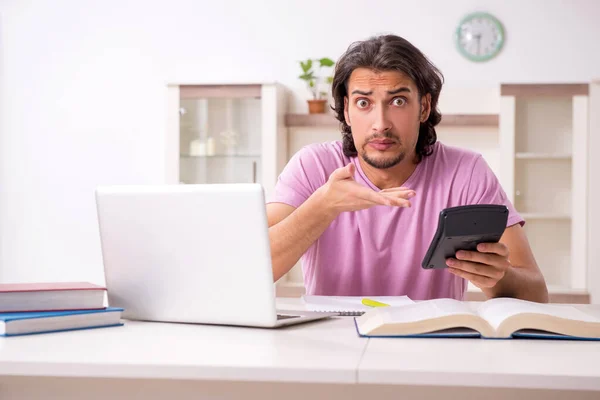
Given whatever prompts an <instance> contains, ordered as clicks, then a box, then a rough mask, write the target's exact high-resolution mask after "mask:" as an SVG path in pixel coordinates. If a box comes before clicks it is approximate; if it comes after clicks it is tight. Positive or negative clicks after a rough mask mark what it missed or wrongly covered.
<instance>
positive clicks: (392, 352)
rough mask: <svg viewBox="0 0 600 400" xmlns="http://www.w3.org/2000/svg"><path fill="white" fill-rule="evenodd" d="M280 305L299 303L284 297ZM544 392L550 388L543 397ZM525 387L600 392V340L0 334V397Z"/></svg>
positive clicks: (196, 328)
mask: <svg viewBox="0 0 600 400" xmlns="http://www.w3.org/2000/svg"><path fill="white" fill-rule="evenodd" d="M280 304H282V305H284V306H287V308H301V307H300V306H298V303H297V301H296V300H293V299H280ZM599 311H600V310H599ZM357 383H358V384H357ZM492 388H493V389H494V390H490V389H492ZM543 388H552V389H557V390H559V391H558V392H551V397H547V396H548V392H547V391H544V390H540V389H543ZM517 390H518V391H520V392H516V391H517ZM581 390H585V391H581ZM524 393H525V395H526V396H527V398H544V399H554V398H562V397H561V396H563V395H564V396H565V398H569V399H575V398H600V343H599V342H567V341H490V340H481V339H447V340H446V339H364V338H359V337H358V336H357V335H356V332H355V329H354V325H353V320H352V318H349V317H337V318H333V319H331V320H326V321H320V322H315V323H309V324H305V325H297V326H292V327H288V328H284V329H279V330H269V329H254V328H236V327H219V326H203V325H186V324H162V323H144V322H135V321H126V325H125V326H123V327H118V328H106V329H95V330H87V331H77V332H62V333H55V334H44V335H32V336H23V337H13V338H2V339H1V340H0V399H2V400H4V399H21V398H23V399H28V400H30V399H42V398H43V399H69V398H77V399H83V398H85V399H90V400H96V399H103V400H105V399H107V398H109V399H120V398H127V399H136V398H143V399H159V398H161V399H162V398H166V399H173V400H175V399H177V400H179V399H187V398H190V399H191V398H194V399H198V398H217V399H225V398H241V397H243V398H248V397H250V398H255V397H256V396H259V397H261V398H274V397H280V398H285V399H288V398H289V399H303V400H305V399H307V398H311V399H312V398H341V399H349V398H361V399H364V398H365V397H368V398H371V397H375V398H398V396H399V395H405V396H407V398H438V399H439V397H440V396H445V397H444V398H445V399H447V398H449V397H448V396H449V395H450V398H451V397H452V396H453V395H455V396H457V397H460V398H462V399H464V398H468V397H469V396H475V397H477V396H481V395H482V394H485V397H486V398H492V399H494V398H501V397H502V396H505V395H506V396H514V395H517V396H518V395H524ZM465 396H466V397H465Z"/></svg>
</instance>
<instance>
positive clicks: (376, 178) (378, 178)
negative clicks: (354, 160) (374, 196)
mask: <svg viewBox="0 0 600 400" xmlns="http://www.w3.org/2000/svg"><path fill="white" fill-rule="evenodd" d="M415 159H416V157H415V156H414V155H413V156H411V157H406V158H405V159H404V160H402V162H400V163H399V164H396V165H394V166H393V167H391V168H387V169H379V168H375V167H373V166H371V165H369V164H367V163H366V162H365V161H364V160H363V159H362V157H360V156H358V162H359V163H360V167H361V168H362V170H363V172H364V174H365V175H366V176H367V178H368V179H369V181H371V183H372V184H373V185H375V186H377V187H378V188H379V189H381V190H383V189H389V188H394V187H400V186H402V185H403V184H404V183H405V182H406V181H407V180H408V178H410V176H411V175H412V173H413V172H415V169H416V168H417V163H416V162H415Z"/></svg>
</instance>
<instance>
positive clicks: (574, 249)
mask: <svg viewBox="0 0 600 400" xmlns="http://www.w3.org/2000/svg"><path fill="white" fill-rule="evenodd" d="M588 93H589V89H588V85H587V84H549V85H539V84H532V85H501V100H500V101H501V117H500V136H501V149H500V151H501V153H502V159H503V164H504V165H505V167H504V169H505V171H504V174H503V177H504V178H505V182H503V185H504V187H505V189H506V191H507V195H508V196H509V198H510V199H511V201H512V202H513V204H514V205H515V208H516V209H517V211H519V212H520V213H521V214H522V216H523V217H524V218H525V220H526V224H525V231H526V233H527V237H528V239H529V242H530V245H531V247H532V250H533V253H534V255H535V257H536V260H537V262H538V265H539V266H540V268H541V270H542V272H543V274H544V277H545V279H546V283H547V284H548V287H549V291H550V294H551V295H569V296H571V297H569V299H572V301H576V300H579V301H581V302H586V301H587V300H588V299H589V297H588V291H587V290H588V281H587V270H588V263H587V255H586V252H587V246H588V243H587V240H588V232H587V229H588V226H587V207H588V202H587V186H588V172H587V171H588V169H587V166H588V158H587V147H588V136H589V133H588Z"/></svg>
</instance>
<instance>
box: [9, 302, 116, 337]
mask: <svg viewBox="0 0 600 400" xmlns="http://www.w3.org/2000/svg"><path fill="white" fill-rule="evenodd" d="M122 312H123V309H122V308H116V307H108V308H106V309H103V310H80V311H45V312H26V313H0V336H20V335H31V334H34V333H50V332H61V331H70V330H79V329H91V328H105V327H109V326H121V325H123V323H122V322H121V314H122Z"/></svg>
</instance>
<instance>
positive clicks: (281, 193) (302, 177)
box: [267, 147, 326, 208]
mask: <svg viewBox="0 0 600 400" xmlns="http://www.w3.org/2000/svg"><path fill="white" fill-rule="evenodd" d="M318 165H319V157H318V154H316V152H315V150H314V149H312V148H311V147H303V148H302V149H300V150H299V151H298V152H296V154H294V155H293V156H292V157H291V158H290V160H289V162H288V163H287V165H286V166H285V168H284V169H283V171H282V172H281V174H280V175H279V177H278V178H277V183H276V184H275V189H274V190H273V193H272V195H271V196H269V199H267V203H285V204H288V205H290V206H292V207H295V208H298V207H300V205H301V204H302V203H304V202H305V201H306V200H307V199H308V198H309V197H310V196H311V195H312V194H313V193H314V192H315V191H316V190H317V189H318V188H319V187H321V186H322V185H323V184H324V183H325V181H326V178H325V177H324V176H322V174H321V173H320V172H322V171H320V168H318Z"/></svg>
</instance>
